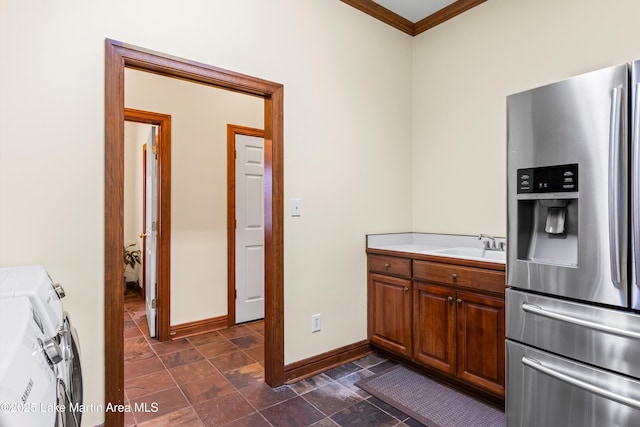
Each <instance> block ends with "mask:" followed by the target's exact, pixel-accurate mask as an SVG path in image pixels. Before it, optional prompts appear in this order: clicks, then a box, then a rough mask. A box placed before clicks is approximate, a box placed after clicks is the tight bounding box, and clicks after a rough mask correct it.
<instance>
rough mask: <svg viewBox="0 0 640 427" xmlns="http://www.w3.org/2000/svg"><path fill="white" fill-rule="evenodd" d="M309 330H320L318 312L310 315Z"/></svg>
mask: <svg viewBox="0 0 640 427" xmlns="http://www.w3.org/2000/svg"><path fill="white" fill-rule="evenodd" d="M311 332H320V313H318V314H314V315H313V316H311Z"/></svg>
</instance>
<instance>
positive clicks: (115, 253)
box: [104, 39, 284, 427]
mask: <svg viewBox="0 0 640 427" xmlns="http://www.w3.org/2000/svg"><path fill="white" fill-rule="evenodd" d="M125 68H133V69H137V70H140V71H146V72H150V73H155V74H159V75H162V76H167V77H173V78H179V79H182V80H187V81H191V82H194V83H200V84H205V85H209V86H214V87H218V88H222V89H227V90H232V91H235V92H240V93H244V94H247V95H254V96H257V97H260V98H263V99H264V118H265V122H264V128H265V129H264V130H265V194H269V196H270V197H269V200H270V201H271V203H269V204H266V203H265V342H264V346H265V367H264V368H265V382H266V383H267V384H268V385H270V386H271V387H277V386H280V385H282V384H284V240H283V219H284V218H283V195H284V193H283V175H284V173H283V161H284V157H283V138H284V135H283V133H284V132H283V130H284V124H283V113H284V110H283V101H284V87H283V86H282V85H281V84H278V83H273V82H269V81H267V80H262V79H259V78H256V77H251V76H247V75H243V74H239V73H235V72H232V71H227V70H224V69H221V68H217V67H213V66H210V65H206V64H201V63H198V62H193V61H189V60H186V59H181V58H176V57H173V56H169V55H165V54H161V53H158V52H154V51H150V50H147V49H143V48H140V47H136V46H132V45H128V44H125V43H122V42H118V41H115V40H110V39H106V40H105V184H104V185H105V203H104V210H105V235H104V324H105V326H104V334H105V335H104V351H105V407H106V405H107V404H111V405H123V404H124V338H123V334H124V318H123V315H122V313H123V310H124V295H123V292H122V275H123V272H124V266H123V262H122V258H123V240H124V238H123V222H124V215H123V206H124V194H123V193H124V192H123V184H124V70H125ZM265 201H266V198H265ZM123 423H124V412H120V411H105V424H106V427H119V426H121V425H123Z"/></svg>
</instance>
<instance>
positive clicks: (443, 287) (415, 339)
mask: <svg viewBox="0 0 640 427" xmlns="http://www.w3.org/2000/svg"><path fill="white" fill-rule="evenodd" d="M368 257H369V260H368V266H369V274H368V282H369V283H368V292H369V297H368V298H369V299H368V301H369V312H368V316H369V319H368V320H369V341H370V343H371V344H374V345H376V346H379V347H381V348H383V349H386V350H389V351H391V352H393V353H394V354H396V355H399V356H402V357H403V358H406V359H407V360H410V361H411V362H414V363H416V364H418V365H420V366H422V367H425V368H426V369H433V370H436V371H438V372H440V373H444V374H446V375H447V376H448V377H451V378H452V379H454V380H455V381H459V382H460V383H461V384H467V385H471V386H473V388H475V389H480V390H484V391H486V392H489V393H490V394H492V395H494V396H498V397H499V398H500V399H503V398H504V375H505V303H504V289H505V274H504V267H502V266H495V265H489V266H487V267H485V263H477V262H475V263H474V262H464V261H461V262H460V263H457V261H455V260H454V261H452V262H438V261H437V260H439V258H434V257H428V256H420V255H416V256H414V257H413V258H410V257H406V258H402V257H386V256H382V255H379V254H369V255H368ZM401 260H403V261H401Z"/></svg>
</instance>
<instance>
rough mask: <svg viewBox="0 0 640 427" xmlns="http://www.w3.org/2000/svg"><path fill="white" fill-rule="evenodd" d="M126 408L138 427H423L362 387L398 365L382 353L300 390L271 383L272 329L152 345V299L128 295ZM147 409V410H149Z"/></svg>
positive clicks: (260, 325) (129, 421) (258, 326)
mask: <svg viewBox="0 0 640 427" xmlns="http://www.w3.org/2000/svg"><path fill="white" fill-rule="evenodd" d="M124 327H125V330H124V338H125V340H124V358H125V367H124V369H125V404H126V405H130V406H131V408H132V411H133V408H134V407H136V406H137V407H138V408H144V407H146V410H142V411H137V412H135V411H134V412H128V413H126V415H125V427H131V426H140V427H143V426H158V427H162V426H172V427H173V426H184V427H198V426H222V425H224V426H230V427H232V426H233V427H238V426H247V427H249V426H250V427H260V426H292V427H300V426H310V425H314V426H318V427H321V426H356V425H357V426H365V425H370V426H376V427H377V426H389V427H391V426H421V425H422V424H420V423H418V422H417V421H415V420H413V419H411V418H409V417H408V416H407V415H405V414H403V413H402V412H400V411H398V410H396V409H394V408H392V407H390V406H389V405H387V404H385V403H384V402H382V401H380V400H378V399H376V398H375V397H372V396H370V395H369V394H368V393H366V392H364V391H363V390H360V389H359V388H358V387H356V386H354V385H353V383H354V382H356V381H358V380H359V379H361V378H365V377H368V376H370V375H373V374H374V373H376V372H380V371H382V370H385V369H387V368H388V367H390V366H393V365H394V364H395V363H394V362H392V361H389V360H386V359H384V358H383V357H381V356H378V355H376V354H375V353H374V354H372V355H369V356H367V357H365V358H362V359H360V360H357V361H355V362H351V363H347V364H345V365H342V366H339V367H336V368H333V369H331V370H329V371H327V372H325V373H324V374H320V375H317V376H315V377H312V378H309V379H307V380H303V381H300V382H298V383H295V384H292V385H285V386H282V387H279V388H277V389H271V388H270V387H269V386H268V385H266V384H265V383H264V322H263V321H258V322H252V323H249V324H244V325H239V326H236V327H233V328H229V329H225V330H221V331H217V332H211V333H207V334H204V335H198V336H194V337H189V338H183V339H178V340H175V341H167V342H162V343H161V342H158V341H156V340H155V339H150V338H149V336H148V334H149V332H148V327H147V322H146V315H145V311H144V300H143V299H142V298H141V297H140V296H139V295H137V294H133V293H128V294H126V295H125V312H124ZM145 404H146V406H145Z"/></svg>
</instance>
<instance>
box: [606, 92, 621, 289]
mask: <svg viewBox="0 0 640 427" xmlns="http://www.w3.org/2000/svg"><path fill="white" fill-rule="evenodd" d="M621 101H622V88H621V87H616V88H613V89H612V91H611V117H610V122H609V125H610V128H609V256H610V264H611V281H612V283H613V285H614V286H615V287H616V288H617V287H619V286H620V282H621V281H622V278H621V277H622V273H621V272H620V269H621V266H620V229H621V227H620V209H621V208H622V200H621V197H622V195H621V191H620V183H621V182H622V176H621V168H620V138H621V135H620V124H621V120H622V117H621V113H622V111H621V110H622V102H621Z"/></svg>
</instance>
